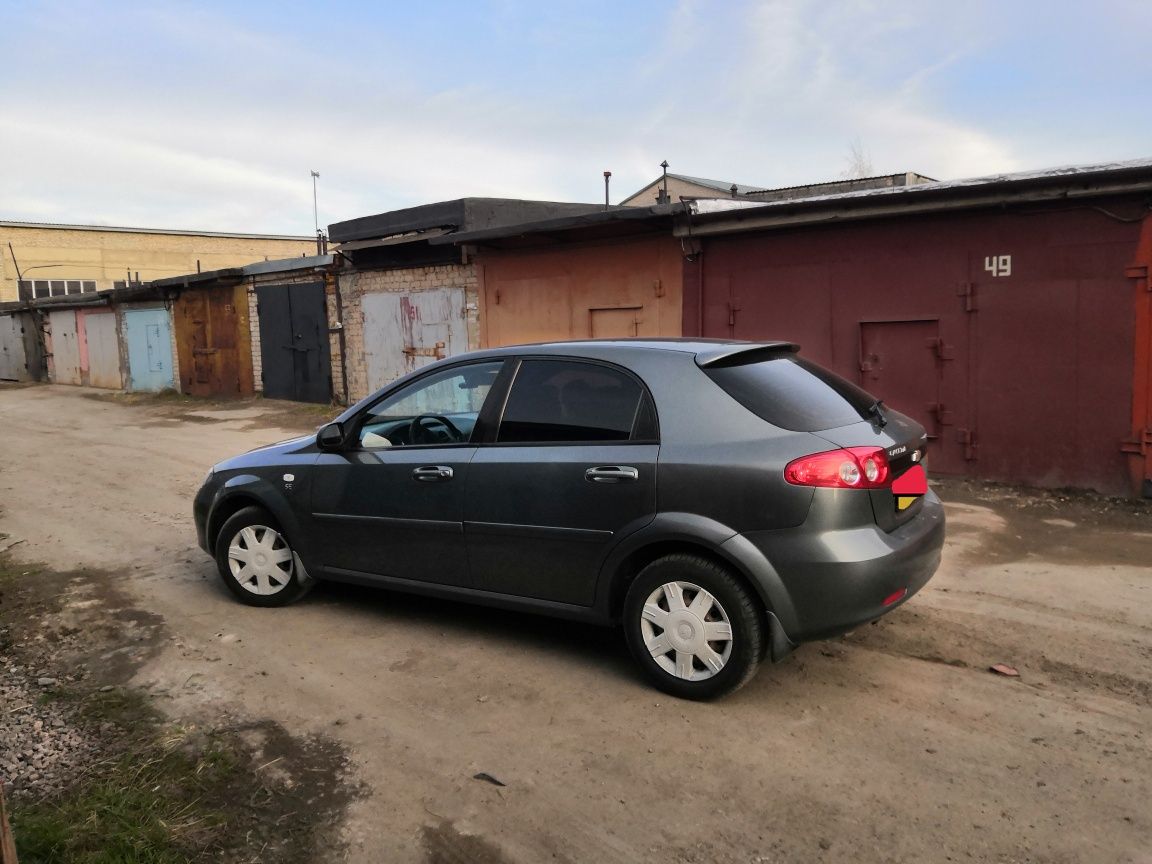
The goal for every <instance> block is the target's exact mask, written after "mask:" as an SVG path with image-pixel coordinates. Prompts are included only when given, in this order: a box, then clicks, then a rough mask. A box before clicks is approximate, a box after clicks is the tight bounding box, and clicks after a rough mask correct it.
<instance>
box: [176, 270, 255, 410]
mask: <svg viewBox="0 0 1152 864" xmlns="http://www.w3.org/2000/svg"><path fill="white" fill-rule="evenodd" d="M173 318H174V319H175V323H176V351H177V354H179V356H180V389H181V390H182V391H183V392H184V393H188V394H190V395H193V396H216V397H221V398H236V397H239V396H251V395H252V393H253V386H252V384H253V382H252V343H251V337H250V335H249V331H248V295H247V292H246V290H245V289H244V286H242V285H236V286H229V287H221V288H208V289H199V288H197V289H190V290H186V291H184V292H183V293H182V294H181V295H180V297H179V299H178V300H177V301H176V303H175V304H174V306H173Z"/></svg>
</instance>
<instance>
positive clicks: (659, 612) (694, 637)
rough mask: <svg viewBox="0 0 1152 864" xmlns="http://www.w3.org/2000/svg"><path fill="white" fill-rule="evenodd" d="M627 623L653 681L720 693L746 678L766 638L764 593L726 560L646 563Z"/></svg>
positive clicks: (678, 689) (687, 692) (690, 695)
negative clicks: (758, 593)
mask: <svg viewBox="0 0 1152 864" xmlns="http://www.w3.org/2000/svg"><path fill="white" fill-rule="evenodd" d="M624 631H625V635H626V637H627V640H628V647H629V649H630V650H631V651H632V656H633V657H635V658H636V662H637V663H639V664H640V667H641V668H642V669H643V670H644V672H645V673H646V674H647V676H648V677H649V678H650V679H651V681H652V682H653V683H654V684H655V685H656V686H657V687H658V688H660V689H661V690H663V691H664V692H665V693H669V694H671V695H673V696H677V697H680V698H681V699H715V698H717V697H720V696H724V695H726V694H728V693H731V692H732V691H734V690H737V689H739V688H740V687H742V686H744V685H745V684H746V683H748V681H749V680H751V678H752V676H753V675H755V674H756V669H757V668H758V667H759V665H760V660H761V658H762V657H763V656H764V645H765V641H766V640H765V636H764V622H763V617H762V616H761V613H760V610H759V601H758V599H757V598H755V597H754V595H753V594H752V593H751V592H750V591H749V590H748V589H747V588H745V587H744V585H743V583H742V582H741V581H740V580H739V579H737V578H736V577H735V576H734V575H733V574H732V573H731V571H729V570H728V569H727V568H725V567H724V566H722V565H720V564H718V563H716V562H715V561H711V560H709V559H708V558H704V557H702V556H698V555H690V554H675V555H667V556H665V557H663V558H659V559H657V560H656V561H653V562H652V563H651V564H649V565H648V566H647V567H645V568H644V569H643V570H641V571H640V573H639V574H638V575H637V576H636V578H635V579H634V580H633V581H632V584H631V585H630V586H629V588H628V594H627V596H626V597H625V600H624ZM709 637H713V638H709Z"/></svg>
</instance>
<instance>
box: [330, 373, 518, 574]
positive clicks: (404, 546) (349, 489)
mask: <svg viewBox="0 0 1152 864" xmlns="http://www.w3.org/2000/svg"><path fill="white" fill-rule="evenodd" d="M502 366H503V363H502V362H501V361H496V362H485V363H470V364H465V365H463V366H456V367H452V368H449V369H445V370H443V371H440V372H436V373H433V374H432V375H429V376H426V377H424V378H421V379H418V380H417V381H415V382H413V383H411V384H408V385H407V386H405V387H403V388H401V389H400V390H398V391H396V392H394V393H391V394H389V395H387V396H385V397H383V398H382V399H380V400H379V401H378V402H376V403H375V404H373V405H372V406H370V407H369V408H368V409H367V410H366V411H365V412H364V413H363V414H361V415H360V416H359V417H358V418H357V419H356V420H355V421H352V422H351V423H350V424H349V427H348V435H349V436H351V438H352V441H353V443H352V444H351V446H350V447H349V448H348V449H346V450H345V451H343V452H340V453H324V454H321V456H320V457H319V458H318V460H317V462H316V466H315V468H314V470H313V484H312V517H313V519H314V521H315V523H316V525H315V528H316V534H317V537H318V538H319V539H318V543H319V553H318V555H317V557H318V559H319V561H320V562H321V566H322V567H323V569H324V570H325V572H327V573H328V574H329V575H330V576H332V577H334V578H337V579H339V578H345V579H356V580H360V581H365V580H366V581H373V580H381V579H405V580H414V581H419V582H433V583H438V584H442V585H465V584H467V582H468V557H467V552H466V549H465V546H464V526H463V521H464V494H465V487H466V485H467V481H468V472H469V466H470V463H471V461H472V458H473V456H474V455H475V454H476V447H475V445H474V443H473V433H474V431H475V429H476V422H477V418H478V417H479V415H480V410H481V408H482V407H483V404H484V400H485V399H486V398H487V395H488V392H489V390H490V389H491V387H492V384H493V383H494V381H495V380H496V376H497V375H498V374H499V372H500V369H501V367H502Z"/></svg>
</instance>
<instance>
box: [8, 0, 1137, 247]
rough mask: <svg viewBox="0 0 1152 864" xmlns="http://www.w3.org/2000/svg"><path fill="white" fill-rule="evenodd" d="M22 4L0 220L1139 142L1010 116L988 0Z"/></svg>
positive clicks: (1017, 99) (785, 172)
mask: <svg viewBox="0 0 1152 864" xmlns="http://www.w3.org/2000/svg"><path fill="white" fill-rule="evenodd" d="M21 8H25V7H21ZM995 8H998V7H995ZM26 9H27V10H31V11H26V12H25V13H24V15H23V17H22V18H21V17H18V16H17V15H15V14H13V15H11V16H10V17H11V18H13V19H14V20H13V26H12V27H8V28H6V29H4V30H0V51H3V54H4V56H5V57H6V58H8V67H7V71H6V74H5V76H4V77H3V79H0V105H2V106H3V113H2V114H0V160H2V163H0V164H3V165H4V166H5V171H4V172H3V173H0V218H41V219H53V220H59V221H71V222H77V221H93V222H101V223H106V224H108V223H117V224H142V225H152V226H174V227H192V228H202V229H214V230H236V231H260V232H277V233H280V232H283V233H301V234H307V233H310V232H311V230H312V200H311V197H312V186H311V178H310V176H309V171H310V170H312V169H315V170H317V171H319V172H320V174H321V178H320V183H319V198H320V210H321V221H322V222H330V221H338V220H341V219H347V218H353V217H356V216H361V215H365V214H368V213H374V212H380V211H383V210H388V209H394V208H397V207H405V206H412V205H415V204H420V203H427V202H431V201H435V200H443V199H449V198H456V197H461V196H466V195H487V196H504V197H526V198H550V199H561V200H586V201H597V200H599V199H600V195H601V194H602V188H603V187H602V182H603V179H602V172H603V171H604V170H605V169H610V170H612V171H613V175H614V176H613V178H612V188H613V193H614V197H616V198H620V197H623V196H624V195H626V194H629V193H631V192H632V191H634V190H635V189H637V188H640V187H641V186H643V185H644V184H645V183H647V182H649V181H650V180H651V179H652V178H653V177H655V176H656V175H657V174H658V172H659V168H658V163H659V162H660V161H661V160H662V159H665V158H666V159H668V160H669V162H670V163H671V164H672V170H673V171H674V172H679V173H685V174H695V175H701V176H711V177H715V178H716V179H721V180H729V181H731V180H735V181H739V182H746V183H753V184H757V183H759V184H764V185H792V184H798V183H804V182H813V181H818V180H824V179H828V178H832V177H835V176H837V175H838V174H839V173H840V172H841V171H843V170H844V168H845V163H846V159H847V156H848V151H849V147H850V145H851V142H853V141H854V140H859V141H860V142H861V143H862V145H863V147H864V148H865V150H866V151H867V152H868V154H869V156H870V157H871V160H872V162H873V165H874V167H875V169H876V170H877V171H878V172H885V173H887V172H896V171H905V170H915V171H921V172H923V173H926V174H929V175H932V176H937V177H940V178H942V179H947V178H954V177H959V176H973V175H979V174H985V173H992V172H999V171H1009V170H1014V169H1023V168H1029V167H1042V166H1043V165H1045V164H1049V163H1050V162H1069V161H1078V160H1080V161H1083V159H1084V158H1087V160H1088V161H1091V159H1093V158H1095V157H1096V156H1097V155H1098V157H1099V158H1102V159H1105V158H1110V157H1113V156H1118V155H1126V154H1125V152H1124V151H1123V149H1122V148H1123V147H1128V148H1132V147H1140V146H1142V141H1143V140H1146V138H1147V135H1146V134H1143V131H1146V130H1143V131H1142V127H1138V126H1127V127H1123V128H1122V127H1120V125H1119V124H1110V125H1109V126H1108V127H1106V128H1107V130H1108V132H1107V134H1105V133H1104V132H1102V131H1101V130H1102V129H1103V128H1105V127H1102V126H1097V127H1095V128H1093V126H1092V123H1091V117H1092V116H1093V115H1092V112H1093V111H1101V110H1103V108H1101V107H1099V105H1103V104H1104V103H1105V100H1102V99H1099V98H1097V99H1096V102H1097V103H1099V105H1088V106H1082V107H1081V109H1080V110H1081V112H1082V113H1083V115H1084V116H1083V119H1082V120H1081V122H1079V123H1078V124H1077V125H1078V126H1080V127H1083V128H1078V129H1076V130H1073V131H1072V132H1071V133H1070V134H1068V135H1066V136H1060V137H1054V136H1052V135H1051V134H1048V130H1047V129H1046V128H1045V127H1044V122H1046V121H1048V120H1049V119H1050V116H1051V117H1056V116H1060V113H1061V111H1064V112H1065V113H1066V109H1065V106H1059V105H1055V104H1054V105H1052V106H1051V107H1050V108H1048V109H1047V110H1049V111H1050V112H1052V114H1051V115H1044V116H1043V117H1041V116H1040V115H1038V114H1035V112H1032V113H1029V112H1028V110H1027V108H1028V106H1029V105H1033V104H1035V102H1034V100H1032V101H1029V99H1028V97H1029V91H1027V90H1026V89H1025V88H1026V87H1027V86H1041V85H1039V84H1029V83H1028V81H1027V79H1026V76H1023V75H1022V74H1021V73H1020V71H1019V69H1018V68H1017V67H1018V66H1022V64H1026V63H1033V64H1034V65H1035V64H1039V65H1037V68H1040V67H1041V66H1042V65H1043V63H1045V62H1047V63H1056V62H1063V60H1062V59H1054V58H1051V57H1047V55H1045V54H1044V51H1045V47H1044V46H1045V45H1047V44H1049V43H1051V44H1054V45H1060V44H1062V43H1060V42H1059V41H1058V40H1056V39H1055V37H1052V36H1051V35H1049V36H1048V37H1047V38H1045V37H1044V35H1043V34H1042V33H1040V32H1033V33H1026V32H1023V30H1022V31H1021V33H1022V35H1019V36H1018V37H1012V38H1009V36H1007V35H1005V33H1006V32H1008V30H1011V29H1012V28H1014V27H1015V26H1016V24H1015V23H1014V22H1012V21H1009V22H1008V25H1003V26H1000V27H998V28H995V27H989V20H990V17H991V13H992V11H994V7H991V6H989V5H988V4H987V0H980V2H977V3H975V4H949V3H944V2H942V0H933V2H926V3H920V2H917V3H912V2H897V3H889V2H873V0H844V2H838V3H835V4H829V3H822V2H814V0H794V2H791V0H790V2H782V0H762V2H761V0H756V2H753V0H748V2H740V3H736V2H733V3H706V2H702V0H680V2H678V3H676V4H675V5H674V6H671V7H669V6H668V5H667V4H666V3H664V2H658V0H650V2H641V0H637V2H635V3H629V4H618V3H616V4H610V3H607V2H606V0H605V2H601V3H599V4H596V3H594V2H591V0H590V5H585V4H582V5H581V6H580V7H579V9H574V8H569V7H566V6H548V7H540V6H529V5H525V4H523V3H517V2H513V0H504V2H501V3H496V4H492V5H490V6H483V7H474V6H472V5H471V4H459V5H439V6H437V7H436V8H435V9H433V10H423V11H421V10H419V9H406V8H401V7H394V6H391V5H390V6H387V7H381V6H377V5H375V4H365V5H359V6H354V7H334V8H332V9H330V10H328V11H327V12H326V13H325V15H324V16H323V17H320V18H317V17H316V15H315V14H314V13H312V12H310V11H309V9H306V8H304V7H299V8H294V7H290V6H287V7H286V6H282V5H272V6H263V5H253V6H251V7H250V6H246V5H245V6H239V7H228V8H225V7H223V6H220V5H215V4H213V3H212V2H211V0H205V2H204V3H201V4H198V5H197V6H185V5H183V4H180V5H173V4H166V3H163V2H158V3H156V4H153V5H151V6H149V7H147V8H145V9H143V10H140V9H135V8H128V7H119V6H116V5H114V4H112V5H106V4H84V3H72V2H64V0H60V2H57V3H54V4H49V5H43V6H32V7H26ZM997 14H998V15H999V16H1000V17H1001V18H1002V19H1003V18H1004V16H1005V15H1006V14H1007V13H1003V12H1000V13H997ZM1133 14H1134V13H1133ZM1043 24H1044V22H1039V23H1036V24H1035V25H1034V29H1037V30H1039V29H1040V28H1042V26H1043ZM1006 27H1007V28H1008V30H1006V29H1005V28H1006ZM1013 38H1015V39H1017V40H1018V41H1017V42H1013V41H1012V39H1013ZM1068 38H1071V36H1069V37H1068ZM1097 41H1099V42H1100V43H1101V44H1104V40H1102V39H1098V40H1097ZM1093 44H1095V43H1093ZM1022 45H1023V46H1026V47H1027V48H1028V49H1029V51H1030V52H1031V53H1028V52H1022V51H1021V50H1018V49H1019V48H1020V47H1021V46H1022ZM1087 60H1088V58H1085V62H1087ZM998 64H999V65H998ZM1005 64H1016V65H1015V66H1013V65H1005ZM1039 77H1040V76H1037V78H1039ZM1138 80H1140V79H1137V81H1138ZM1012 87H1016V88H1017V89H1016V90H1011V92H1009V91H1010V88H1012ZM1092 95H1094V94H1092ZM1052 101H1053V102H1056V101H1058V100H1052ZM1016 105H1019V106H1021V107H1020V109H1019V110H1012V109H1013V107H1015V106H1016ZM1127 108H1128V106H1125V110H1127ZM1060 119H1061V121H1062V122H1063V121H1064V120H1065V119H1066V118H1064V117H1060ZM1141 122H1143V121H1141ZM1029 123H1031V125H1029ZM1110 142H1113V144H1110ZM1114 142H1119V145H1115V144H1114ZM1109 146H1119V147H1120V148H1121V150H1120V152H1113V151H1111V150H1109V151H1108V152H1099V153H1097V151H1100V150H1104V149H1106V148H1107V147H1109ZM1132 155H1137V154H1132Z"/></svg>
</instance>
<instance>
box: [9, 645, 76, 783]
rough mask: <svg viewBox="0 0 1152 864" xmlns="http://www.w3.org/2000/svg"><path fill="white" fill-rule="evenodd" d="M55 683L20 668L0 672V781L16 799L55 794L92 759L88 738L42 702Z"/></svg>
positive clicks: (59, 709)
mask: <svg viewBox="0 0 1152 864" xmlns="http://www.w3.org/2000/svg"><path fill="white" fill-rule="evenodd" d="M56 683H57V682H56V679H55V678H51V677H47V676H43V675H39V674H37V673H33V672H30V670H28V669H26V668H24V667H22V666H16V665H6V666H4V667H3V668H2V669H0V705H2V706H4V707H3V708H0V711H2V712H3V713H2V714H0V778H3V779H4V780H5V781H6V782H7V785H9V787H10V788H11V790H12V791H13V792H15V793H16V794H17V795H20V794H33V795H36V796H38V797H51V796H53V795H56V794H58V793H60V792H61V791H63V790H64V789H65V788H67V786H68V784H69V783H70V781H71V778H72V777H74V776H75V774H76V772H77V771H79V770H81V769H82V768H83V767H84V765H85V764H86V762H88V761H89V760H90V758H91V756H92V753H93V750H94V747H93V744H92V742H91V740H90V738H89V736H88V735H87V734H86V733H84V732H81V731H80V730H79V729H78V728H76V727H75V726H73V725H72V724H71V723H70V717H69V716H68V713H69V712H66V711H65V710H64V709H63V708H62V706H60V705H58V704H54V703H53V702H51V701H43V696H44V694H45V692H50V691H51V688H52V687H54V686H55V684H56Z"/></svg>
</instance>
